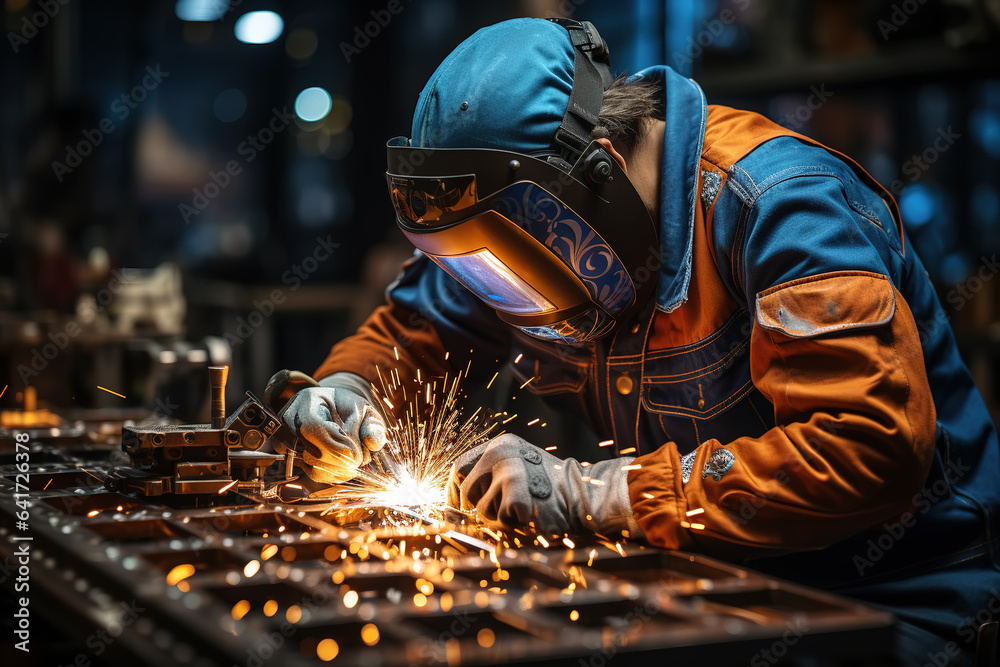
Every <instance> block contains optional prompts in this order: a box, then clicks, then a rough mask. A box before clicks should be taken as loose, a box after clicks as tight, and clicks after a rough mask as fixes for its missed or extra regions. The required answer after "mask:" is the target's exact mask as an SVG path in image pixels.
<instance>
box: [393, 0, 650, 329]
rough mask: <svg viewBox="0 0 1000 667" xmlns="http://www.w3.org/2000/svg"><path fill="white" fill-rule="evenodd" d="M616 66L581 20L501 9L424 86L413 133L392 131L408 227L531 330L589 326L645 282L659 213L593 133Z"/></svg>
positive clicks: (621, 310) (623, 304)
mask: <svg viewBox="0 0 1000 667" xmlns="http://www.w3.org/2000/svg"><path fill="white" fill-rule="evenodd" d="M612 80H613V77H612V75H611V68H610V56H609V54H608V48H607V44H606V43H605V42H604V40H603V39H601V37H600V35H599V34H598V33H597V30H596V29H595V28H594V26H593V25H592V24H590V23H589V22H586V21H584V22H578V21H572V20H567V19H557V20H556V19H554V20H543V19H515V20H513V21H506V22H504V23H501V24H498V25H495V26H491V27H489V28H484V29H483V30H480V31H479V32H477V33H476V34H475V35H473V36H472V37H470V38H469V39H468V40H466V41H465V42H463V43H462V45H460V46H459V47H458V48H457V49H456V50H455V51H454V52H452V54H451V55H450V56H449V57H448V58H447V59H445V61H444V62H443V63H442V64H441V66H440V67H439V68H438V70H437V71H436V72H435V74H434V75H433V76H432V77H431V79H430V81H429V82H428V84H427V86H426V87H425V88H424V90H423V92H422V93H421V95H420V99H419V101H418V103H417V111H416V113H415V114H414V123H413V139H412V141H411V140H410V139H407V138H405V137H397V138H395V139H392V140H390V141H389V143H388V145H387V149H388V169H387V174H386V178H387V182H388V186H389V193H390V197H391V200H392V204H393V206H394V207H395V210H396V217H397V222H398V224H399V226H400V228H401V229H402V231H403V233H404V234H405V235H406V237H407V238H408V239H409V240H410V241H411V242H412V243H413V244H414V245H415V246H416V247H417V248H418V249H419V250H421V251H422V252H423V253H424V254H425V255H427V256H428V257H429V258H430V259H431V260H433V261H434V262H435V263H437V264H438V265H439V266H440V267H441V268H442V269H443V270H444V271H446V272H447V273H448V274H450V275H451V276H453V277H454V278H455V279H456V280H457V281H458V282H460V283H461V284H462V285H464V286H465V287H466V288H468V289H469V290H470V291H472V292H473V293H474V294H475V295H476V296H477V297H479V298H480V299H482V300H483V301H484V302H485V303H486V304H488V305H489V306H490V307H491V308H493V309H494V310H496V312H497V314H498V315H499V316H500V318H501V319H502V320H504V321H505V322H507V323H509V324H511V325H513V326H515V327H518V328H519V329H521V330H522V331H524V332H525V333H527V334H530V335H532V336H535V337H538V338H542V339H547V340H553V341H558V342H564V343H582V342H587V341H592V340H595V339H597V338H599V337H601V336H604V335H606V334H608V333H609V332H611V331H612V330H613V329H614V327H615V325H616V324H617V323H619V322H622V321H625V320H626V319H628V318H629V317H631V316H632V315H633V314H634V313H635V311H636V310H637V309H638V308H640V307H641V306H642V305H644V304H645V303H646V302H647V301H648V300H649V297H650V296H651V294H652V291H653V289H654V285H655V282H656V281H655V277H651V276H650V272H649V267H650V266H651V265H652V266H655V265H656V262H657V260H658V248H659V243H658V240H657V239H658V235H657V230H656V225H655V224H654V222H653V220H652V218H651V216H650V214H649V211H648V210H647V208H646V206H645V204H644V203H643V201H642V199H641V198H640V196H639V194H638V193H637V192H636V190H635V188H634V187H633V186H632V184H631V182H630V181H629V179H628V178H627V177H626V176H625V174H624V173H623V172H622V170H621V168H620V167H619V165H618V164H617V163H616V162H615V160H614V159H612V157H611V156H610V155H609V154H608V153H607V152H606V151H605V150H604V148H603V147H602V146H601V145H600V144H599V143H598V142H597V141H594V140H592V138H591V130H592V129H593V128H594V126H595V125H596V124H597V121H598V114H599V112H600V109H601V102H602V99H603V93H604V91H605V90H606V89H607V88H608V87H609V86H610V85H611V83H612ZM637 275H638V276H640V277H642V279H637V278H636V276H637Z"/></svg>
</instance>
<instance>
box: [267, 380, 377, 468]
mask: <svg viewBox="0 0 1000 667" xmlns="http://www.w3.org/2000/svg"><path fill="white" fill-rule="evenodd" d="M320 385H321V386H319V387H309V388H306V389H302V390H300V391H298V392H297V393H296V394H295V395H294V396H293V397H292V399H291V400H290V401H289V403H288V405H287V407H286V408H285V410H284V413H283V415H282V419H283V420H284V422H285V424H287V425H288V427H289V428H290V429H292V431H293V432H295V434H296V435H297V436H299V442H300V443H302V446H303V448H304V449H303V451H302V452H301V453H300V455H299V462H300V464H302V467H304V468H305V471H306V474H307V475H308V476H309V477H310V478H311V479H313V480H315V481H317V482H321V483H325V484H337V483H340V482H345V481H347V480H349V479H353V478H354V477H355V476H356V475H357V469H358V468H359V467H361V466H363V465H365V464H367V463H368V462H369V461H371V452H375V451H378V450H380V449H381V448H382V447H383V446H385V444H386V442H387V438H386V427H385V422H384V421H383V419H382V415H381V414H380V413H379V410H378V409H377V408H376V407H375V406H374V405H373V404H372V403H373V399H372V398H370V392H369V391H368V387H367V381H365V380H364V378H362V377H360V376H358V375H355V374H353V373H334V374H333V375H331V376H329V377H326V378H323V379H322V380H320ZM366 394H367V395H366Z"/></svg>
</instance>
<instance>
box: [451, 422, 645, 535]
mask: <svg viewBox="0 0 1000 667" xmlns="http://www.w3.org/2000/svg"><path fill="white" fill-rule="evenodd" d="M631 462H632V459H631V458H619V459H612V460H610V461H601V462H599V463H595V464H593V465H590V466H587V467H584V466H581V465H580V463H579V462H577V461H576V460H575V459H565V460H563V459H559V458H556V457H555V456H552V455H551V454H549V453H548V452H546V451H544V450H543V449H541V448H539V447H536V446H534V445H532V444H531V443H529V442H527V441H526V440H524V439H522V438H520V437H518V436H516V435H513V434H511V433H505V434H503V435H501V436H498V437H496V438H494V439H493V440H490V441H489V442H486V443H483V444H481V445H479V446H477V447H473V448H472V449H470V450H469V451H468V452H466V453H465V454H463V455H462V456H461V457H460V458H459V459H458V461H457V462H456V463H455V465H454V466H453V467H452V470H451V480H450V482H449V484H448V504H449V505H450V506H451V507H454V508H456V509H461V510H470V509H473V508H475V509H476V510H478V512H479V515H480V516H481V517H482V518H483V519H485V520H486V521H487V522H489V523H491V524H494V525H499V526H500V527H502V528H521V527H526V526H529V525H531V526H532V527H533V528H534V529H535V531H536V532H538V533H541V534H543V535H544V534H554V535H562V534H564V533H577V534H579V533H583V532H586V531H590V532H595V533H601V534H602V535H605V536H606V537H618V536H619V535H620V533H621V531H622V530H627V531H629V535H631V536H633V537H637V536H641V535H642V533H641V531H640V530H639V527H638V525H637V524H636V522H635V519H634V518H633V517H632V506H631V504H630V503H629V498H628V486H627V478H628V473H627V472H626V471H624V470H622V469H621V467H622V466H623V465H626V464H628V463H631Z"/></svg>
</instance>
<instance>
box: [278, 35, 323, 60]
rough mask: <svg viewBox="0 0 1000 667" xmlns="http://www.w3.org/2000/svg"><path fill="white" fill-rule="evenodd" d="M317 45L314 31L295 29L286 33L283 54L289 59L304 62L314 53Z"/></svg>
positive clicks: (317, 39)
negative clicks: (286, 37)
mask: <svg viewBox="0 0 1000 667" xmlns="http://www.w3.org/2000/svg"><path fill="white" fill-rule="evenodd" d="M318 45H319V38H318V37H316V33H315V32H314V31H312V30H310V29H309V28H297V29H295V30H293V31H291V32H290V33H288V39H287V40H285V53H287V54H288V56H289V57H290V58H294V59H296V60H305V59H306V58H309V57H310V56H312V54H313V53H315V52H316V47H317V46H318Z"/></svg>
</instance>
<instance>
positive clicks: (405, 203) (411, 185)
mask: <svg viewBox="0 0 1000 667" xmlns="http://www.w3.org/2000/svg"><path fill="white" fill-rule="evenodd" d="M388 180H389V195H390V197H391V199H392V205H393V206H394V207H395V208H396V214H397V215H398V216H399V219H400V221H402V222H403V224H405V225H407V226H409V227H424V228H426V227H440V226H443V225H447V224H451V223H453V222H457V221H459V220H461V219H462V217H463V216H464V215H465V213H464V211H465V209H468V208H469V207H470V206H472V205H473V204H475V203H476V177H475V176H471V175H469V176H448V177H444V178H419V177H412V178H411V177H407V176H396V175H393V174H389V175H388Z"/></svg>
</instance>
